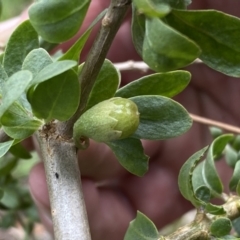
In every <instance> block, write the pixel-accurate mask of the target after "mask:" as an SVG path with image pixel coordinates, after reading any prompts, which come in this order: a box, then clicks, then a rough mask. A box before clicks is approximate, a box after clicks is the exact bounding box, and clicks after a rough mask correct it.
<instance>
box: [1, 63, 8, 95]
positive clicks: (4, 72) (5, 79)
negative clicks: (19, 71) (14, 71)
mask: <svg viewBox="0 0 240 240" xmlns="http://www.w3.org/2000/svg"><path fill="white" fill-rule="evenodd" d="M7 80H8V75H7V73H6V71H5V70H4V68H3V66H2V65H1V64H0V94H2V90H3V88H4V84H5V83H6V81H7Z"/></svg>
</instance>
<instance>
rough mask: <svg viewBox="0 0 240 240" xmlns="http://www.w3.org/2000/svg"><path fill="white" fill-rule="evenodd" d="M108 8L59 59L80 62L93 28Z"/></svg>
mask: <svg viewBox="0 0 240 240" xmlns="http://www.w3.org/2000/svg"><path fill="white" fill-rule="evenodd" d="M106 12H107V9H105V10H104V11H102V12H101V13H100V14H99V15H98V16H97V17H96V18H95V19H94V20H93V21H92V23H91V24H90V26H89V27H88V28H87V30H86V31H85V32H84V33H83V34H82V35H81V37H80V38H79V39H78V40H77V41H76V42H75V43H74V44H73V45H72V46H71V48H69V49H68V51H67V52H66V53H64V54H63V55H62V56H61V57H60V58H59V60H67V59H69V60H75V61H77V62H79V58H80V54H81V52H82V49H83V47H84V45H85V43H86V41H87V39H88V37H89V35H90V33H91V31H92V28H93V27H94V26H95V25H96V24H97V23H98V22H99V20H100V19H101V18H102V17H103V16H104V15H105V14H106Z"/></svg>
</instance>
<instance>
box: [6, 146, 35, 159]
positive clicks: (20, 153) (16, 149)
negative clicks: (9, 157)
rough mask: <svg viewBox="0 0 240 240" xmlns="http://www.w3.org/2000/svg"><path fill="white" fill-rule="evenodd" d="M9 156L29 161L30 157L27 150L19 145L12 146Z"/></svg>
mask: <svg viewBox="0 0 240 240" xmlns="http://www.w3.org/2000/svg"><path fill="white" fill-rule="evenodd" d="M9 151H10V152H11V154H13V155H14V156H15V157H18V158H21V159H31V158H32V155H31V154H30V152H29V150H27V149H26V148H25V147H24V146H23V145H22V144H21V143H17V144H15V145H13V146H12V147H11V148H10V150H9Z"/></svg>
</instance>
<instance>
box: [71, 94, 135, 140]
mask: <svg viewBox="0 0 240 240" xmlns="http://www.w3.org/2000/svg"><path fill="white" fill-rule="evenodd" d="M138 125H139V112H138V108H137V105H136V104H135V103H134V102H133V101H131V100H129V99H126V98H120V97H115V98H111V99H108V100H105V101H103V102H100V103H98V104H96V105H95V106H93V107H92V108H90V109H88V110H87V111H86V112H85V113H83V115H82V116H81V117H80V118H79V119H78V120H77V122H76V123H75V124H74V129H73V132H74V133H73V136H74V139H75V141H76V143H79V139H80V137H82V136H84V137H88V138H91V139H93V140H95V141H97V142H109V141H113V140H118V139H123V138H127V137H129V136H130V135H132V134H133V133H134V132H135V131H136V130H137V128H138Z"/></svg>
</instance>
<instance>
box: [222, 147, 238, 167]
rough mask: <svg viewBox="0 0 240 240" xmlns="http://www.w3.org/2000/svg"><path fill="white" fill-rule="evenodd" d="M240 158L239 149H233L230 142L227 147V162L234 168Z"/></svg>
mask: <svg viewBox="0 0 240 240" xmlns="http://www.w3.org/2000/svg"><path fill="white" fill-rule="evenodd" d="M238 159H239V158H238V153H237V151H236V150H235V149H233V148H232V146H231V145H230V144H228V145H227V146H226V149H225V160H226V162H227V164H228V165H229V166H230V167H232V168H234V167H235V164H236V162H237V161H238Z"/></svg>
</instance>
